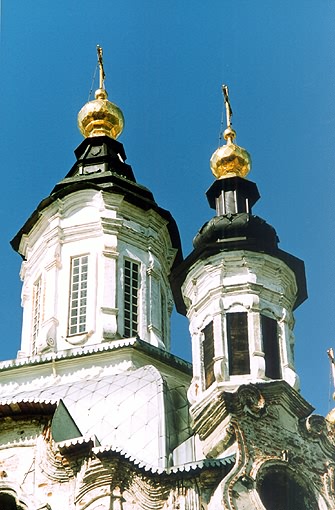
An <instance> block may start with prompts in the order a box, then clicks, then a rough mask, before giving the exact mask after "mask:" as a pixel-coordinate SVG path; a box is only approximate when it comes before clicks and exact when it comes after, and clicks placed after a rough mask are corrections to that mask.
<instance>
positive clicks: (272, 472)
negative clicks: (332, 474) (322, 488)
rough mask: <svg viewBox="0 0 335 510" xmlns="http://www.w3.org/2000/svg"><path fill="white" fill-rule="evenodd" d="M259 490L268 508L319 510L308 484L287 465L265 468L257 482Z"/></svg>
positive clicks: (271, 509)
mask: <svg viewBox="0 0 335 510" xmlns="http://www.w3.org/2000/svg"><path fill="white" fill-rule="evenodd" d="M257 492H258V494H259V497H260V499H261V501H262V504H263V505H264V508H265V509H266V510H318V509H319V506H318V504H317V502H316V499H315V496H314V495H313V493H312V491H311V489H310V488H309V487H307V484H306V483H305V482H304V481H303V479H302V478H300V477H299V476H298V475H297V474H295V473H293V472H291V470H289V469H287V468H286V466H271V467H268V468H267V469H265V470H264V471H263V472H262V473H261V476H260V477H259V479H258V482H257Z"/></svg>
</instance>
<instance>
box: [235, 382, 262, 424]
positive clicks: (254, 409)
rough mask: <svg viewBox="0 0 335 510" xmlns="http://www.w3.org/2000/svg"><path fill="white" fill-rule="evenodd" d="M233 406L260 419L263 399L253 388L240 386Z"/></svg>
mask: <svg viewBox="0 0 335 510" xmlns="http://www.w3.org/2000/svg"><path fill="white" fill-rule="evenodd" d="M235 406H236V407H237V408H238V409H240V410H241V411H247V412H249V413H250V414H252V415H253V416H257V417H260V416H261V415H263V414H264V412H265V398H264V397H263V395H262V394H261V392H260V391H259V390H258V389H257V388H256V387H255V386H252V385H249V386H241V388H240V389H239V391H238V401H237V402H236V404H235Z"/></svg>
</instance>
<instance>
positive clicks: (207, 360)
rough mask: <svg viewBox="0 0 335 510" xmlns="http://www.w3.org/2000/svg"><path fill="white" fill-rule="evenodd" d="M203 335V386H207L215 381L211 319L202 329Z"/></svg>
mask: <svg viewBox="0 0 335 510" xmlns="http://www.w3.org/2000/svg"><path fill="white" fill-rule="evenodd" d="M202 333H203V335H204V337H203V342H202V349H203V357H204V358H203V359H204V370H205V386H206V388H208V387H209V386H210V385H211V384H213V382H214V381H215V376H214V328H213V321H212V322H210V323H209V324H207V326H206V327H205V328H204V329H203V330H202Z"/></svg>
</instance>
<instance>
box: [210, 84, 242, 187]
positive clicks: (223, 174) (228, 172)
mask: <svg viewBox="0 0 335 510" xmlns="http://www.w3.org/2000/svg"><path fill="white" fill-rule="evenodd" d="M222 91H223V95H224V102H225V106H226V114H227V129H226V130H225V131H224V133H223V137H224V139H225V140H226V141H227V143H226V144H225V145H222V146H221V147H219V148H218V149H217V150H216V151H215V152H214V153H213V155H212V157H211V159H210V167H211V170H212V172H213V174H214V176H215V177H216V178H217V179H225V178H227V177H234V176H237V177H245V176H246V175H247V174H248V173H249V172H250V169H251V157H250V154H249V153H248V152H247V151H246V150H245V149H243V148H242V147H240V146H239V145H237V144H236V143H234V139H235V138H236V132H235V130H234V129H233V128H232V127H231V117H232V110H231V106H230V102H229V96H228V87H227V85H222Z"/></svg>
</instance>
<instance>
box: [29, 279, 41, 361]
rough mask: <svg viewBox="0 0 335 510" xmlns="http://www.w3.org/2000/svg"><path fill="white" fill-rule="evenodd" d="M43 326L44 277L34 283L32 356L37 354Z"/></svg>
mask: <svg viewBox="0 0 335 510" xmlns="http://www.w3.org/2000/svg"><path fill="white" fill-rule="evenodd" d="M41 324H42V275H40V276H39V277H38V278H37V280H35V282H34V286H33V309H32V330H31V354H32V355H34V354H36V349H37V346H36V342H37V338H38V335H39V333H40V330H41Z"/></svg>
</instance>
